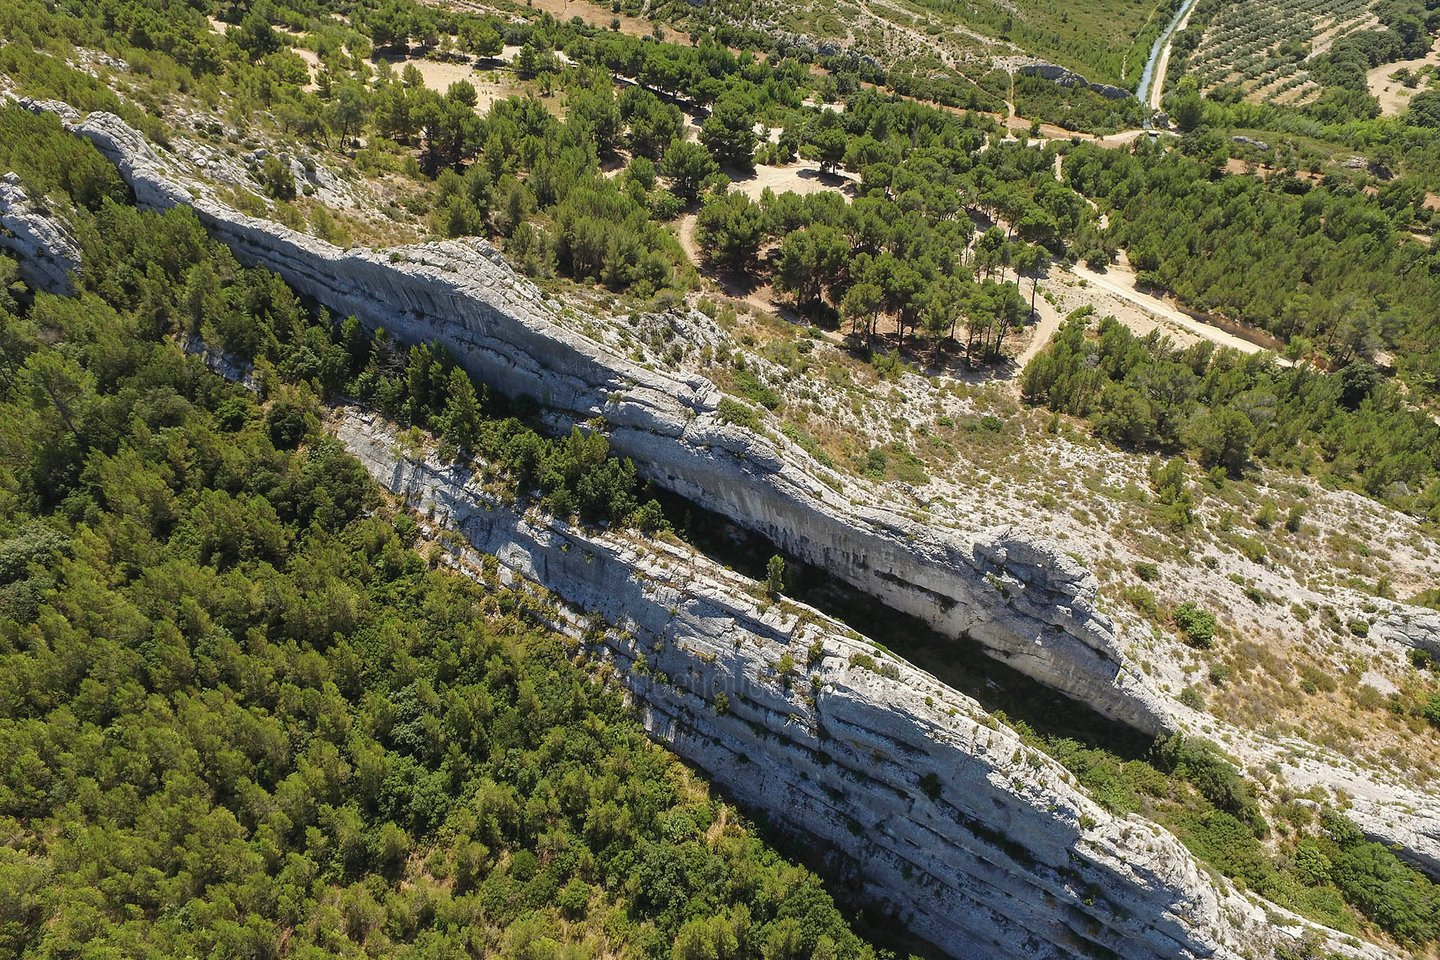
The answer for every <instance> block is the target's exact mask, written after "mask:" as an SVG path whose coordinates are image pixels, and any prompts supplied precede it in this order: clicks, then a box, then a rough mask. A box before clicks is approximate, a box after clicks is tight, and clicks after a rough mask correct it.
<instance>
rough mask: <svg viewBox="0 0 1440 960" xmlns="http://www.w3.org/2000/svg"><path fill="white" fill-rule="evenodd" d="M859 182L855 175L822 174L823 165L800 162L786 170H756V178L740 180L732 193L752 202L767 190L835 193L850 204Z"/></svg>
mask: <svg viewBox="0 0 1440 960" xmlns="http://www.w3.org/2000/svg"><path fill="white" fill-rule="evenodd" d="M855 187H856V178H855V176H854V175H853V174H848V173H845V172H844V171H837V172H836V173H831V172H829V171H828V170H826V171H822V170H821V169H820V165H819V164H817V163H814V162H812V161H809V160H801V161H798V162H796V163H791V164H787V165H785V166H783V167H770V166H763V165H761V166H757V167H756V168H755V173H754V175H753V176H749V177H744V178H737V179H736V180H734V181H732V182H731V184H730V189H731V190H734V191H735V192H736V193H743V194H745V196H747V197H749V198H750V199H751V200H759V199H760V195H761V194H762V193H764V192H765V190H766V189H767V188H768V189H770V190H773V191H775V192H776V193H785V192H786V191H791V192H793V193H798V194H801V195H802V196H803V195H806V194H811V193H824V192H825V191H827V190H835V191H837V192H839V194H840V195H841V196H842V197H844V198H845V200H846V201H847V202H848V201H849V200H850V198H852V197H853V196H855Z"/></svg>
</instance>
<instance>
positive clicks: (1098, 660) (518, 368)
mask: <svg viewBox="0 0 1440 960" xmlns="http://www.w3.org/2000/svg"><path fill="white" fill-rule="evenodd" d="M41 106H44V105H41ZM71 128H72V129H73V130H74V131H75V132H77V133H79V134H81V135H83V136H85V137H87V138H89V139H90V140H91V142H93V143H94V144H95V145H96V147H98V148H99V150H100V151H101V152H102V153H103V154H105V156H107V157H108V158H109V159H110V160H111V161H113V162H114V163H115V164H116V166H117V167H118V168H119V170H120V172H121V175H122V176H123V177H124V179H125V180H126V181H127V182H128V183H129V184H130V186H131V188H132V189H133V190H134V192H135V195H136V198H137V200H138V202H139V203H141V204H142V205H144V206H147V207H152V208H157V209H168V208H170V207H174V206H177V205H188V206H190V207H193V208H194V210H195V212H196V214H197V215H198V216H199V218H200V220H201V222H202V223H204V225H205V226H206V227H207V228H208V229H209V230H210V231H211V232H212V233H213V234H214V235H215V236H216V237H217V238H218V239H220V240H221V241H222V242H224V243H226V244H227V245H228V246H229V247H230V248H231V249H232V250H233V251H234V252H235V254H236V256H238V257H239V258H240V259H242V260H244V261H247V262H250V263H254V264H260V265H263V266H265V267H268V268H269V269H271V270H274V271H275V272H276V273H278V274H280V276H282V277H283V278H284V279H285V280H286V281H287V282H289V283H290V285H291V286H293V287H294V288H295V289H296V290H298V291H299V292H300V293H302V294H304V295H306V296H308V297H311V298H313V299H314V300H316V301H317V302H319V303H322V304H324V305H325V306H327V307H329V308H330V309H331V310H332V311H334V312H336V313H337V314H340V315H352V314H353V315H354V316H356V317H358V318H359V319H360V320H361V321H363V322H365V323H367V324H369V325H371V326H373V327H384V328H385V329H386V330H387V331H389V332H390V333H391V334H393V335H394V336H395V337H397V338H398V339H400V340H403V341H408V342H420V341H428V342H432V343H438V344H441V345H443V346H445V347H447V348H448V349H449V350H450V351H451V352H452V353H453V354H454V355H455V357H456V358H457V359H458V360H459V361H460V363H462V364H463V365H464V366H465V367H466V369H467V370H469V371H470V372H471V373H472V374H474V375H475V376H476V377H477V378H479V379H481V380H482V381H484V382H486V383H488V384H490V385H491V386H492V387H493V388H495V389H498V390H500V391H502V392H503V393H505V394H508V395H510V396H512V397H528V398H530V399H533V400H535V401H536V402H537V403H539V404H540V405H541V406H542V408H543V409H545V410H546V411H547V413H548V415H549V416H550V417H551V418H552V419H553V420H554V422H555V423H556V424H557V425H559V426H562V427H563V426H565V425H568V424H571V423H580V422H585V421H590V420H593V419H595V418H603V420H604V429H605V430H606V432H607V434H608V436H609V438H610V441H611V444H612V446H613V448H614V449H615V450H617V451H618V452H620V453H622V454H624V455H626V456H629V457H632V458H633V459H634V460H635V463H636V466H637V467H638V468H639V469H640V470H641V472H642V473H643V474H644V475H645V476H647V477H648V478H649V479H651V480H653V481H654V482H656V483H657V484H659V485H661V486H663V487H665V488H667V489H670V490H673V491H675V492H676V493H679V494H680V495H682V496H684V497H686V498H688V499H690V500H692V501H694V502H695V503H697V504H699V505H701V506H703V507H705V508H707V509H709V510H712V511H714V512H716V513H719V514H722V515H724V516H725V517H728V518H729V519H730V520H731V521H733V522H735V523H737V524H740V525H742V526H744V527H747V528H749V529H751V530H753V531H755V532H757V533H760V534H762V535H763V536H765V537H767V538H769V539H770V540H772V541H773V542H774V543H776V544H777V545H778V546H779V547H780V548H781V549H783V550H785V551H787V552H789V553H790V554H792V555H794V556H797V557H799V558H801V559H803V560H805V561H807V562H808V563H810V564H812V565H814V566H816V567H819V568H821V569H823V570H826V571H828V572H829V573H831V574H832V575H834V576H836V577H838V578H840V579H841V580H844V581H846V582H847V583H849V584H851V585H853V586H854V587H856V588H858V589H860V590H862V591H864V592H866V593H868V594H870V595H871V596H873V597H875V598H876V599H877V600H878V601H880V602H881V603H883V604H885V605H886V606H888V607H890V608H893V609H895V610H899V611H902V612H904V613H907V614H911V615H914V616H916V617H918V618H920V619H921V620H923V621H924V622H925V623H927V624H929V625H930V626H931V627H933V628H935V629H936V630H938V631H940V632H941V633H942V634H945V635H949V636H960V635H962V634H969V635H970V636H972V637H974V638H975V639H977V640H979V641H980V642H981V643H982V644H984V645H985V647H986V648H987V649H988V650H989V651H990V652H991V653H992V654H993V655H994V656H996V657H999V658H1002V659H1005V660H1006V661H1008V662H1009V663H1010V664H1011V665H1012V666H1013V667H1015V668H1016V669H1018V670H1020V671H1022V672H1024V673H1026V674H1028V675H1030V676H1032V677H1034V678H1036V679H1037V680H1040V681H1041V682H1043V683H1045V684H1047V685H1049V686H1051V687H1053V688H1054V689H1056V690H1058V691H1060V692H1062V693H1065V694H1068V695H1069V696H1071V697H1073V698H1075V699H1077V700H1081V701H1083V702H1085V703H1087V704H1089V705H1090V706H1091V707H1092V708H1094V709H1095V710H1097V711H1099V712H1100V713H1102V714H1105V715H1107V716H1109V717H1111V718H1113V719H1116V720H1119V721H1121V722H1123V723H1127V724H1129V725H1131V726H1133V727H1135V728H1137V729H1139V730H1141V731H1143V732H1146V733H1152V734H1153V733H1157V732H1160V731H1162V730H1165V729H1169V728H1170V727H1171V725H1172V723H1171V719H1170V716H1169V713H1168V711H1167V709H1166V707H1165V706H1164V703H1163V701H1162V700H1161V698H1159V697H1157V696H1155V695H1154V694H1153V693H1152V692H1151V691H1150V690H1149V689H1148V688H1146V687H1145V686H1144V685H1143V684H1142V683H1140V682H1139V681H1138V679H1137V678H1136V677H1135V675H1134V674H1133V672H1132V670H1131V668H1130V666H1129V664H1127V663H1126V662H1125V659H1124V657H1123V655H1122V654H1121V652H1120V646H1119V644H1118V643H1117V642H1116V637H1115V633H1114V626H1113V624H1112V623H1111V621H1110V620H1109V618H1107V617H1105V616H1103V615H1101V614H1099V613H1097V611H1096V610H1095V609H1094V607H1093V600H1094V595H1095V581H1094V579H1093V577H1092V576H1091V575H1090V574H1089V573H1088V572H1087V571H1085V570H1084V569H1083V568H1081V567H1080V566H1078V565H1077V564H1076V563H1074V562H1073V561H1071V560H1070V559H1069V558H1068V557H1066V556H1065V555H1064V554H1063V553H1061V552H1060V551H1059V550H1058V549H1057V548H1056V547H1054V546H1053V545H1051V544H1048V543H1045V542H1041V541H1036V540H1033V539H1031V538H1029V537H1027V536H1025V535H1024V533H1023V532H1021V531H1018V530H1013V529H999V530H992V531H989V532H987V533H983V534H980V535H974V536H972V535H965V534H961V533H960V532H958V531H954V530H951V529H947V528H941V527H938V526H934V525H928V524H922V523H917V522H915V521H913V520H911V519H909V518H907V517H906V516H905V515H903V513H902V512H901V511H900V510H899V508H898V507H890V506H885V505H880V506H869V505H856V504H852V503H851V502H850V501H849V500H848V499H847V498H846V497H845V496H843V495H841V494H839V493H837V492H836V491H835V490H833V489H831V487H829V486H827V485H826V484H825V483H823V482H821V480H820V479H819V476H820V473H821V469H820V467H819V466H818V464H816V463H815V462H814V461H813V460H812V459H811V458H810V457H809V456H807V455H806V454H805V453H804V452H803V451H801V450H800V449H798V447H794V446H792V445H790V444H788V443H785V442H783V441H779V440H773V439H768V438H765V437H762V436H759V435H757V434H756V433H754V432H752V431H750V430H748V429H743V428H740V427H737V426H734V425H732V424H730V423H729V422H727V421H726V419H725V418H724V417H723V416H722V415H721V413H720V410H719V405H720V401H721V398H722V395H721V393H720V391H719V390H718V389H717V388H716V387H715V386H714V385H713V384H712V383H710V382H709V381H708V380H705V379H704V378H702V377H698V376H674V375H670V374H666V373H663V372H658V371H655V370H649V369H646V368H644V367H641V366H640V365H638V364H635V363H632V362H631V361H629V360H627V359H625V358H624V357H622V356H619V355H617V354H615V353H613V352H612V351H610V350H608V349H607V348H605V347H604V346H601V345H600V344H598V343H595V342H594V341H592V340H590V339H588V338H586V337H585V336H583V335H581V334H580V333H578V332H576V331H575V330H574V329H573V327H572V326H571V325H567V324H566V323H564V321H563V319H562V318H561V317H560V315H559V312H558V309H557V308H556V307H555V306H552V305H551V304H550V303H548V302H547V301H546V300H545V299H544V298H543V297H542V295H541V294H540V292H539V291H538V290H537V289H536V288H535V287H534V286H533V285H532V284H530V283H529V282H528V281H527V280H525V279H524V278H522V277H518V276H517V275H516V274H515V273H514V272H513V271H512V270H511V269H510V267H509V266H508V265H507V264H506V263H505V262H504V260H503V259H502V258H501V257H500V255H499V254H498V253H497V252H496V251H495V250H494V249H493V248H491V247H490V246H489V245H488V244H484V243H480V242H477V243H469V244H465V243H457V242H444V243H434V244H427V245H424V246H418V247H408V248H402V249H396V250H391V251H387V252H379V253H377V252H374V251H368V250H352V251H348V252H347V251H342V250H340V249H339V248H337V247H334V246H332V245H331V244H328V243H325V242H323V241H320V240H317V239H315V238H312V237H309V236H306V235H304V234H301V233H297V232H295V231H293V230H290V229H288V228H286V227H284V226H281V225H279V224H276V223H273V222H271V221H267V220H259V219H255V218H251V217H247V216H244V215H243V214H241V213H239V212H238V211H236V210H234V209H232V208H230V207H228V206H227V205H225V204H223V203H221V202H219V201H218V200H216V199H215V198H214V196H213V195H212V194H211V193H210V191H209V190H208V189H207V188H206V187H205V186H204V185H203V184H200V183H198V182H195V181H193V180H187V179H186V178H185V177H184V175H183V174H182V173H181V172H180V171H179V167H178V165H176V164H172V163H170V162H169V161H167V160H166V159H165V158H164V157H162V156H161V155H160V154H158V153H157V152H156V151H155V150H154V149H152V148H151V146H150V145H149V144H147V143H146V142H145V140H144V138H143V137H142V136H141V135H140V134H139V133H138V132H136V131H135V130H133V129H131V128H130V127H129V126H127V125H126V124H125V123H124V122H123V121H121V120H120V119H119V118H117V117H115V116H113V115H111V114H107V113H95V114H91V115H90V116H89V117H88V118H86V119H85V120H83V121H81V122H78V123H71Z"/></svg>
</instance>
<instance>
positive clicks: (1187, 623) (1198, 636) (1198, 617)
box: [1171, 600, 1218, 650]
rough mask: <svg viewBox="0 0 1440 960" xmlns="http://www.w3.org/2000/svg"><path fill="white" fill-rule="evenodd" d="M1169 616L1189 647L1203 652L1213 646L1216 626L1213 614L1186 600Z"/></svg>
mask: <svg viewBox="0 0 1440 960" xmlns="http://www.w3.org/2000/svg"><path fill="white" fill-rule="evenodd" d="M1171 616H1172V618H1173V619H1174V620H1175V626H1176V627H1178V628H1179V629H1180V632H1181V633H1182V634H1183V635H1184V637H1185V640H1186V642H1187V643H1189V644H1190V645H1191V646H1193V647H1199V648H1201V649H1202V650H1203V649H1205V648H1208V647H1210V646H1211V645H1213V644H1214V642H1215V630H1216V628H1217V626H1218V624H1217V623H1216V621H1215V614H1213V613H1211V612H1210V611H1209V610H1205V609H1202V608H1201V607H1200V606H1199V605H1198V604H1197V603H1195V601H1193V600H1186V601H1185V602H1184V603H1182V604H1180V606H1178V607H1176V608H1175V611H1174V613H1172V614H1171Z"/></svg>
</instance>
